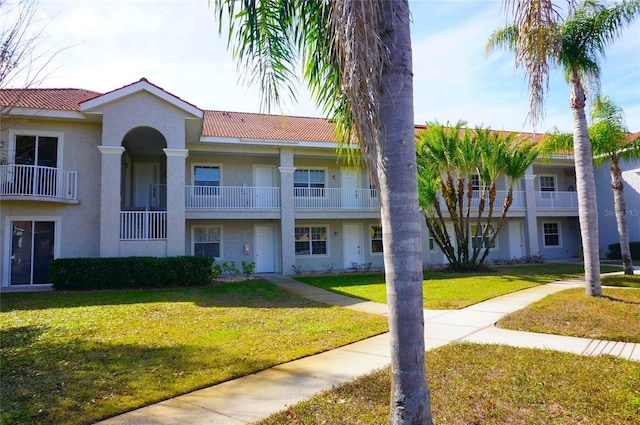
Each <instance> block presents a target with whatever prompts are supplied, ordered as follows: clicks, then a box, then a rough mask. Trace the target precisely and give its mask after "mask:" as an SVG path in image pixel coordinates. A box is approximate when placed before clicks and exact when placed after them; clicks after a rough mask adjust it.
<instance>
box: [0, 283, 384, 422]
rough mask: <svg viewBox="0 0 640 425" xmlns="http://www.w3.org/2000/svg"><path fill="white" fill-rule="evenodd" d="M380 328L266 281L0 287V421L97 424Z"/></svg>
mask: <svg viewBox="0 0 640 425" xmlns="http://www.w3.org/2000/svg"><path fill="white" fill-rule="evenodd" d="M386 330H387V321H386V318H384V317H380V316H374V315H369V314H365V313H359V312H355V311H352V310H348V309H342V308H338V307H329V306H326V305H323V304H318V303H314V302H312V301H309V300H306V299H303V298H300V297H297V296H295V295H293V294H291V293H289V292H286V291H283V290H281V289H279V288H277V287H276V286H274V285H272V284H270V283H267V282H264V281H252V282H249V283H234V284H223V285H212V286H207V287H201V288H189V289H184V288H183V289H169V290H127V291H104V292H83V293H58V292H53V293H22V294H17V293H8V294H2V298H1V299H0V332H1V337H2V349H1V365H0V373H1V376H2V380H1V383H0V385H1V387H0V390H1V396H0V397H1V398H0V406H1V409H2V413H1V423H2V424H6V425H9V424H36V423H38V424H61V423H64V424H84V423H87V424H88V423H93V422H95V421H96V420H98V419H100V418H103V417H106V416H111V415H114V414H117V413H121V412H124V411H127V410H130V409H132V408H135V407H140V406H142V405H145V404H149V403H153V402H156V401H159V400H162V399H166V398H169V397H172V396H175V395H178V394H181V393H185V392H188V391H192V390H194V389H197V388H202V387H205V386H208V385H212V384H215V383H219V382H222V381H226V380H229V379H233V378H235V377H238V376H242V375H246V374H250V373H253V372H256V371H259V370H262V369H265V368H268V367H271V366H273V365H276V364H279V363H283V362H286V361H289V360H292V359H295V358H299V357H303V356H306V355H310V354H314V353H317V352H321V351H325V350H329V349H332V348H335V347H338V346H341V345H345V344H347V343H349V342H352V341H356V340H360V339H363V338H366V337H369V336H372V335H375V334H379V333H382V332H385V331H386Z"/></svg>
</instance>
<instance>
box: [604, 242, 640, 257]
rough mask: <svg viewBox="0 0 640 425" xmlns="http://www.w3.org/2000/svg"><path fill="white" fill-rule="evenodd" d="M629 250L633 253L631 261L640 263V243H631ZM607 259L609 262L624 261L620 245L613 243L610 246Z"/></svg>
mask: <svg viewBox="0 0 640 425" xmlns="http://www.w3.org/2000/svg"><path fill="white" fill-rule="evenodd" d="M629 250H630V251H631V259H632V260H634V261H640V242H629ZM607 258H608V259H609V260H622V253H621V252H620V244H619V243H612V244H611V245H609V252H608V253H607Z"/></svg>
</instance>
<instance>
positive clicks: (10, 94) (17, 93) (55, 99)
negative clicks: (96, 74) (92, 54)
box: [0, 89, 102, 111]
mask: <svg viewBox="0 0 640 425" xmlns="http://www.w3.org/2000/svg"><path fill="white" fill-rule="evenodd" d="M101 94H102V93H98V92H94V91H91V90H84V89H3V90H0V105H1V106H10V107H14V108H34V109H51V110H62V111H80V106H79V105H80V103H82V102H84V101H86V100H89V99H93V98H94V97H97V96H100V95H101Z"/></svg>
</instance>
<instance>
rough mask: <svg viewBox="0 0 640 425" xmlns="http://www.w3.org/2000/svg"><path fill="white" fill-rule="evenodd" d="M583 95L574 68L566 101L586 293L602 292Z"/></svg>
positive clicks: (600, 293) (596, 214) (596, 216)
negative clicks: (571, 130) (571, 133)
mask: <svg viewBox="0 0 640 425" xmlns="http://www.w3.org/2000/svg"><path fill="white" fill-rule="evenodd" d="M586 98H587V97H586V95H585V93H584V89H583V88H582V83H581V82H580V77H579V75H578V73H577V72H576V71H574V72H573V75H572V78H571V95H570V99H569V102H570V104H571V110H572V113H573V155H574V161H575V167H576V186H577V192H578V214H579V218H580V234H581V236H582V249H583V253H584V279H585V284H586V294H587V295H590V296H594V297H601V296H602V287H601V286H600V246H599V242H598V204H597V202H596V192H595V190H593V188H594V187H595V179H594V176H593V158H592V155H591V144H590V142H589V133H588V131H587V117H586V115H585V112H584V106H585V101H586Z"/></svg>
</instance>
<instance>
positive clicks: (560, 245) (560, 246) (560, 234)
mask: <svg viewBox="0 0 640 425" xmlns="http://www.w3.org/2000/svg"><path fill="white" fill-rule="evenodd" d="M545 224H555V225H557V226H558V245H547V239H546V237H545V236H547V234H546V233H545V229H544V225H545ZM542 245H543V246H544V247H545V248H562V223H561V222H559V221H543V222H542Z"/></svg>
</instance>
